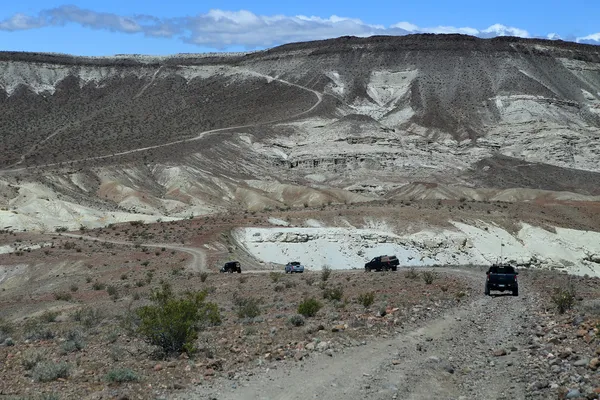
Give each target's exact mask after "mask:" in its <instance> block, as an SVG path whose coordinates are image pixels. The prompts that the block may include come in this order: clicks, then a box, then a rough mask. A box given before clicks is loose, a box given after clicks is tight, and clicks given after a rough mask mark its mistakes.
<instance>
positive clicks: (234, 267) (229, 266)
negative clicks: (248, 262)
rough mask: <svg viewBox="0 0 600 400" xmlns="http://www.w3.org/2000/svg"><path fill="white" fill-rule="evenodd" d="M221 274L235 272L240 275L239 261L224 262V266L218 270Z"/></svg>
mask: <svg viewBox="0 0 600 400" xmlns="http://www.w3.org/2000/svg"><path fill="white" fill-rule="evenodd" d="M219 272H221V273H225V272H229V273H230V274H232V273H234V272H237V273H238V274H240V273H242V267H241V266H240V262H239V261H230V262H226V263H225V265H223V267H222V268H221V269H220V270H219Z"/></svg>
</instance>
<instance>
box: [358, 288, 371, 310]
mask: <svg viewBox="0 0 600 400" xmlns="http://www.w3.org/2000/svg"><path fill="white" fill-rule="evenodd" d="M356 301H358V303H359V304H362V306H363V307H364V308H369V307H370V306H372V305H373V303H374V302H375V292H367V293H361V294H359V295H358V297H357V298H356Z"/></svg>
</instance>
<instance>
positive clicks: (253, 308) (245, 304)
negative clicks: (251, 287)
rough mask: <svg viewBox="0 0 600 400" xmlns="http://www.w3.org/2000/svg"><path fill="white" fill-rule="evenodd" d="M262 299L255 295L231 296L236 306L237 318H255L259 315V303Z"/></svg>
mask: <svg viewBox="0 0 600 400" xmlns="http://www.w3.org/2000/svg"><path fill="white" fill-rule="evenodd" d="M261 303H262V301H261V300H260V299H257V298H255V297H239V296H236V297H234V298H233V304H234V305H235V307H236V308H237V315H238V317H239V318H256V317H258V316H259V315H260V313H261V311H260V304H261Z"/></svg>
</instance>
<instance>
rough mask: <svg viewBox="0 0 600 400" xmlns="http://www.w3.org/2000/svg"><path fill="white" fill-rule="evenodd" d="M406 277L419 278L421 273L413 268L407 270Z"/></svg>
mask: <svg viewBox="0 0 600 400" xmlns="http://www.w3.org/2000/svg"><path fill="white" fill-rule="evenodd" d="M406 277H407V278H408V279H417V278H418V277H419V274H418V273H417V270H416V269H414V268H411V269H409V270H408V271H407V272H406Z"/></svg>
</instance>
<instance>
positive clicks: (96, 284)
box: [92, 282, 106, 290]
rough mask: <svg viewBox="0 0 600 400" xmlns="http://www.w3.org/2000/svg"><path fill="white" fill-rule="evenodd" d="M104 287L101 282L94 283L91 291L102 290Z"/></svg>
mask: <svg viewBox="0 0 600 400" xmlns="http://www.w3.org/2000/svg"><path fill="white" fill-rule="evenodd" d="M105 287H106V285H105V284H104V283H102V282H94V283H93V284H92V289H94V290H104V288H105Z"/></svg>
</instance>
